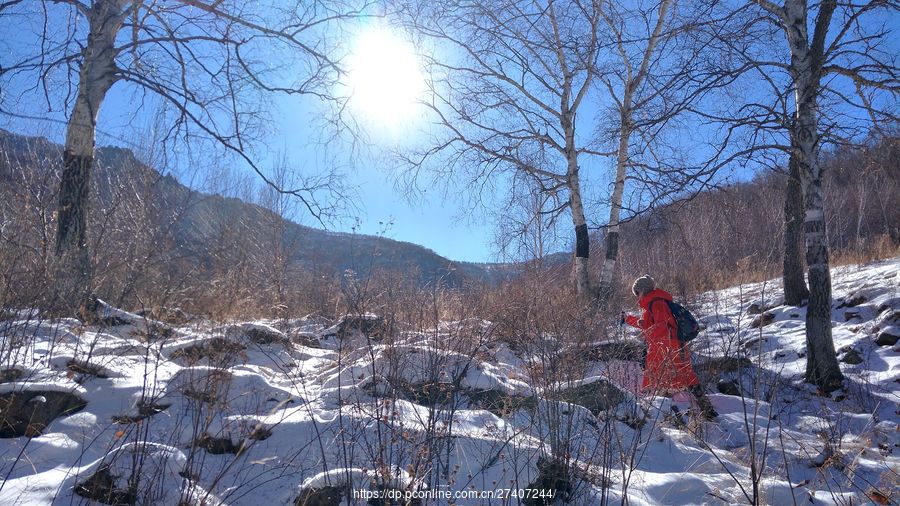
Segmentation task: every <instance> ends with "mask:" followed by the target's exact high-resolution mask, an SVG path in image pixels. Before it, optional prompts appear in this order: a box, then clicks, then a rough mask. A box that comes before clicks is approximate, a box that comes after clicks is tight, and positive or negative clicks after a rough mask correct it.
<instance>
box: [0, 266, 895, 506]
mask: <svg viewBox="0 0 900 506" xmlns="http://www.w3.org/2000/svg"><path fill="white" fill-rule="evenodd" d="M898 270H900V259H893V260H888V261H880V262H875V263H871V264H867V265H862V266H848V267H841V268H837V269H835V270H834V271H833V277H834V308H835V309H834V311H833V319H834V322H833V323H834V342H835V347H836V349H837V350H838V356H839V358H840V359H841V360H842V363H841V368H842V370H843V372H844V373H845V375H846V383H845V385H846V386H845V388H844V389H842V390H839V391H837V392H835V393H833V394H832V395H831V396H827V397H826V396H820V395H816V392H815V389H814V388H813V387H811V386H810V385H808V384H805V383H803V381H802V374H803V372H804V368H805V358H804V354H805V351H804V348H805V338H804V329H803V322H804V318H805V314H804V309H803V308H794V307H786V306H783V305H781V302H780V300H779V298H780V296H781V292H780V286H779V284H778V283H777V282H775V281H772V282H767V283H760V284H754V285H744V286H741V287H734V288H731V289H728V290H723V291H719V292H710V293H707V294H703V295H702V297H701V298H700V300H698V301H697V302H696V304H695V305H693V306H692V308H695V309H696V311H695V313H696V314H697V315H698V316H700V317H701V320H702V321H703V322H704V323H705V324H706V326H707V329H706V331H705V332H704V333H702V334H701V336H700V337H699V338H698V339H697V341H696V342H695V343H694V344H693V347H692V348H693V352H694V364H695V367H696V368H697V369H698V372H699V373H700V375H701V376H702V377H703V379H704V380H705V381H706V382H707V387H708V388H709V389H710V391H712V392H716V393H712V394H711V395H710V398H711V400H712V403H713V405H714V407H715V409H716V410H717V411H718V412H719V414H720V415H719V417H718V419H717V420H715V421H713V422H705V421H700V420H698V419H697V418H696V417H693V416H691V414H690V412H689V409H690V402H689V399H687V398H686V397H685V396H683V395H676V396H675V398H674V399H668V398H664V397H650V398H646V397H641V396H639V395H636V385H637V383H638V381H639V379H640V368H639V365H638V364H637V363H636V362H634V361H629V360H628V359H627V358H623V357H622V356H620V357H618V358H616V359H615V360H613V359H611V358H607V359H604V355H603V354H602V353H601V354H598V355H597V356H596V358H597V360H593V361H592V362H591V363H589V367H587V368H586V369H585V370H584V371H583V373H582V374H581V376H580V378H579V379H577V380H575V381H569V382H567V383H566V384H555V383H552V382H548V381H541V380H542V378H544V379H545V378H548V377H551V376H552V374H551V373H550V372H548V371H546V370H542V369H541V368H540V366H542V365H543V366H547V360H546V359H542V358H541V357H540V356H536V355H535V351H534V348H532V347H529V346H526V345H522V344H521V343H517V342H515V341H514V340H513V341H510V340H509V339H506V340H502V341H501V340H498V339H496V338H495V334H494V332H495V326H494V325H492V324H491V323H490V322H486V321H480V320H464V321H459V322H444V323H442V324H441V325H440V326H439V327H438V328H435V329H411V330H407V331H403V332H395V333H394V334H396V335H391V336H388V334H391V332H388V331H385V330H384V329H382V328H381V327H380V324H381V323H382V322H380V320H379V319H378V318H377V317H375V316H374V315H363V316H358V317H356V318H352V319H347V320H346V321H344V322H329V321H325V320H324V319H322V318H316V317H307V318H304V319H301V320H292V321H279V322H253V323H245V324H238V325H228V326H215V325H213V324H210V323H203V324H195V325H192V326H187V327H177V328H171V327H167V326H165V325H164V324H162V323H159V322H154V321H152V320H148V319H145V318H142V317H139V316H137V315H133V314H130V313H126V312H124V311H119V310H116V309H114V308H110V307H108V306H104V307H101V310H100V312H99V313H100V317H101V318H100V320H99V321H98V322H97V324H94V325H84V324H82V322H79V321H77V320H72V319H65V320H42V319H40V318H38V317H36V316H35V315H29V314H28V313H27V312H25V311H20V312H19V313H18V314H16V315H12V314H9V312H6V320H5V321H2V322H0V360H2V362H0V422H2V423H3V424H4V427H0V431H2V434H3V436H4V438H3V439H0V479H2V482H0V504H4V505H6V504H10V505H12V504H71V503H76V504H80V503H85V504H86V503H90V502H91V501H90V500H89V499H86V498H85V496H91V497H94V498H95V499H96V498H103V499H104V500H105V501H106V502H108V503H119V504H125V503H135V502H136V503H139V504H172V505H176V504H179V503H183V504H232V505H239V504H251V505H258V504H271V505H276V504H277V505H280V504H294V503H300V504H302V503H303V501H304V500H305V501H306V503H305V504H316V505H324V504H346V501H345V498H346V497H347V491H351V492H350V494H351V495H352V494H353V493H356V496H357V497H360V498H359V499H356V500H353V501H351V503H353V504H357V503H358V504H365V503H366V500H367V498H371V497H372V493H373V492H374V491H379V490H380V491H386V490H387V491H391V490H400V491H401V492H388V493H394V494H396V495H402V493H403V492H402V491H406V492H407V494H408V495H409V493H410V492H411V491H413V492H415V493H416V494H418V495H420V496H422V497H425V499H421V502H419V503H416V504H449V503H456V504H497V505H499V504H518V503H520V502H524V503H527V504H551V501H550V500H549V499H546V498H542V497H540V496H541V495H546V494H547V492H548V491H550V489H553V490H554V492H553V493H554V494H555V495H556V498H557V501H559V500H560V499H562V498H566V499H567V500H568V502H569V503H571V504H586V505H587V504H601V503H603V502H604V501H606V502H608V503H612V504H617V503H620V502H622V501H623V497H627V499H628V502H629V503H630V504H635V505H644V504H646V505H655V504H723V503H747V502H748V501H750V500H752V499H753V498H755V497H758V498H759V502H760V503H761V504H807V503H812V504H863V503H881V504H896V503H897V502H898V501H900V492H898V490H900V474H898V473H900V432H898V421H900V412H898V401H900V395H898V394H900V345H898V344H897V343H896V339H895V338H893V340H894V343H893V344H890V343H891V341H892V338H891V336H897V335H898V334H900V277H898ZM751 306H753V307H752V308H751ZM760 311H761V312H762V313H763V314H762V315H760V314H752V313H758V312H760ZM755 320H757V321H758V320H762V322H763V323H764V324H763V325H758V324H754V321H755ZM359 328H363V329H365V330H366V331H367V334H368V336H369V337H366V336H364V335H362V334H361V333H360V332H359V331H358V329H359ZM543 339H545V340H546V341H547V343H549V344H550V346H544V347H540V348H541V349H543V350H546V349H548V348H549V349H551V350H552V349H554V348H555V349H556V351H557V352H562V351H565V345H564V344H563V343H557V345H555V346H554V341H553V339H554V337H553V336H544V337H543ZM879 343H880V344H879ZM620 345H621V347H624V346H625V345H624V343H620V342H616V343H613V345H612V346H611V348H610V349H617V348H619V347H620ZM844 361H846V362H844ZM721 392H726V393H721ZM69 394H71V395H69ZM673 405H675V406H676V410H675V411H673V408H672V406H673ZM54 408H58V409H57V411H59V410H62V411H64V412H63V414H62V415H61V416H59V417H57V418H55V419H53V420H52V421H49V424H48V425H47V426H46V427H45V426H44V423H42V422H41V421H40V419H39V418H40V416H41V415H42V414H43V413H44V412H46V411H52V410H53V409H54ZM678 408H680V409H678ZM13 410H17V411H16V413H13ZM23 413H24V415H23ZM23 416H24V418H23ZM16 417H17V418H16ZM29 417H31V418H29ZM13 418H15V421H14V422H11V421H10V420H12V419H13ZM551 456H552V457H556V459H557V460H562V461H564V462H565V463H566V466H567V467H568V468H569V472H568V473H567V474H566V475H567V476H569V477H570V478H569V479H568V481H563V480H560V479H559V477H560V476H563V475H562V474H560V473H558V472H555V470H556V469H557V467H556V466H554V465H553V464H550V463H551V462H553V458H551ZM754 477H755V479H754ZM525 489H530V491H529V490H525ZM535 490H537V491H538V492H535ZM540 490H544V494H541V493H540V492H539V491H540ZM489 494H493V497H490V496H489ZM523 495H531V496H537V497H532V498H530V499H528V500H525V499H523V497H522V496H523ZM454 496H455V497H456V499H448V498H447V497H451V498H452V497H454ZM434 497H438V498H436V499H435V498H434ZM534 499H538V500H537V501H535V500H534ZM340 501H344V502H340ZM542 501H543V502H542ZM370 504H390V502H378V501H374V500H373V501H371V502H370ZM398 504H399V503H398Z"/></svg>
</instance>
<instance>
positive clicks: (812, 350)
mask: <svg viewBox="0 0 900 506" xmlns="http://www.w3.org/2000/svg"><path fill="white" fill-rule="evenodd" d="M821 8H824V7H820V9H821ZM820 15H821V11H820ZM784 17H785V20H784V21H785V30H786V31H787V35H788V43H789V44H790V48H791V74H792V76H793V78H794V89H795V93H796V98H795V100H796V108H797V113H796V117H795V118H794V124H793V125H792V128H793V132H792V134H793V138H794V139H795V140H796V146H795V147H794V149H793V152H792V154H793V155H794V156H795V157H796V162H797V167H798V170H799V172H800V183H801V188H802V191H803V204H804V211H805V219H804V225H803V226H804V237H805V238H806V265H807V269H808V277H809V305H808V306H807V308H806V347H807V356H806V381H808V382H810V383H813V384H814V385H816V386H817V387H819V389H820V390H822V391H823V392H830V391H832V390H835V389H836V388H839V387H840V386H841V382H842V380H843V374H841V370H840V367H839V366H838V361H837V356H836V354H835V350H834V341H833V338H832V332H831V273H830V271H829V262H828V243H827V235H826V229H825V212H824V208H825V207H824V202H823V199H822V166H821V164H820V163H819V160H818V143H819V138H818V118H817V114H818V111H817V103H816V102H817V95H818V88H819V79H820V73H821V66H822V61H821V60H822V55H821V54H816V49H817V48H816V47H812V48H811V47H810V45H809V38H808V31H807V5H806V2H803V1H801V0H786V2H785V6H784ZM829 17H830V16H829ZM819 21H820V20H818V19H817V23H816V25H817V29H819V25H820V23H819ZM827 21H828V19H825V23H824V26H825V28H824V29H827ZM819 35H820V34H819ZM818 49H819V50H821V48H818Z"/></svg>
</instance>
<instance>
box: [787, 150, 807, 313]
mask: <svg viewBox="0 0 900 506" xmlns="http://www.w3.org/2000/svg"><path fill="white" fill-rule="evenodd" d="M793 137H794V136H793V135H791V138H792V139H793ZM795 143H796V141H792V144H795ZM794 149H798V148H796V147H795V148H794ZM803 222H804V209H803V192H802V191H801V187H800V167H799V166H798V164H797V158H796V155H795V154H794V153H793V152H792V153H791V155H790V162H789V170H788V180H787V188H786V189H785V197H784V254H783V260H784V262H783V265H782V281H783V285H784V303H785V304H787V305H790V306H799V305H800V304H801V303H802V302H803V301H804V300H806V299H808V298H809V289H807V288H806V278H805V277H804V275H803Z"/></svg>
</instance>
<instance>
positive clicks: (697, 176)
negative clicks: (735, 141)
mask: <svg viewBox="0 0 900 506" xmlns="http://www.w3.org/2000/svg"><path fill="white" fill-rule="evenodd" d="M602 14H603V19H604V22H605V25H606V27H607V29H608V33H609V34H610V36H611V38H612V41H613V48H611V49H612V50H611V51H609V52H608V56H609V59H608V60H606V61H602V62H601V70H600V71H598V76H599V77H598V79H599V81H600V83H601V88H603V89H605V90H606V91H607V92H608V100H609V102H610V103H611V104H612V105H611V109H612V111H611V118H610V120H609V121H608V124H606V125H604V126H602V127H601V128H600V131H601V134H602V135H604V136H605V137H607V138H608V142H610V143H611V144H612V145H613V148H612V149H613V150H614V153H615V177H614V179H613V190H612V195H611V199H610V203H609V208H610V211H609V220H608V222H607V224H606V255H605V259H604V261H603V267H602V270H601V273H600V284H599V292H600V296H601V298H605V297H608V295H609V294H610V292H611V290H612V285H613V273H614V270H615V266H616V260H617V258H618V252H619V241H620V224H621V219H622V210H623V197H624V193H625V186H626V181H627V180H628V179H629V177H630V176H629V170H631V171H632V172H633V171H635V170H640V171H641V172H643V173H645V174H646V176H644V177H643V179H644V180H645V182H646V183H645V184H652V185H654V186H657V187H659V188H661V189H662V190H663V193H674V192H678V191H682V190H684V189H685V188H686V186H690V185H691V184H693V183H695V182H697V181H698V180H700V181H703V180H706V181H708V180H709V179H710V176H711V175H713V174H714V173H715V172H716V171H717V170H718V168H720V166H721V164H719V163H718V161H719V158H720V156H721V155H723V154H724V149H725V147H727V146H719V147H717V148H716V149H713V150H711V151H710V153H709V155H710V158H708V159H706V160H701V161H697V162H695V163H688V161H687V160H686V159H685V158H684V157H683V152H684V151H686V150H687V149H686V148H687V147H688V146H687V143H685V142H684V139H679V140H678V141H676V143H678V144H681V145H682V146H681V149H675V150H674V151H675V152H680V153H679V155H681V156H679V157H677V159H676V161H675V162H674V163H673V162H667V161H663V159H665V158H671V156H669V157H667V156H662V155H661V152H662V150H661V148H662V147H663V145H664V144H666V142H667V141H666V140H665V137H666V136H665V135H663V133H664V132H665V131H666V130H671V129H672V128H673V126H674V124H675V123H676V122H678V121H680V120H684V119H685V116H688V115H690V113H691V109H692V108H693V107H697V106H699V102H700V101H701V100H702V99H703V98H704V96H705V95H707V94H708V93H709V92H711V91H713V90H715V89H717V88H720V87H723V86H725V85H727V84H729V83H730V82H731V81H732V80H734V78H735V76H736V75H738V73H739V68H732V63H733V62H731V61H730V60H729V59H728V58H727V57H726V55H725V54H724V53H723V52H722V51H721V50H720V49H721V48H720V47H719V45H717V44H713V43H712V42H714V41H715V38H714V37H711V36H710V31H709V30H706V29H701V28H703V27H704V26H705V25H709V26H713V27H715V29H714V30H713V32H714V33H717V34H718V35H719V36H724V33H723V32H724V31H725V30H726V29H728V28H730V24H729V23H724V21H725V19H727V17H728V16H729V14H728V13H727V12H720V9H719V8H718V6H717V4H716V2H705V1H698V2H687V3H676V2H673V1H671V0H659V1H656V2H651V3H649V4H640V3H638V4H631V3H627V4H621V3H617V2H605V3H604V9H603V10H602ZM723 25H724V26H723ZM738 63H739V62H738ZM686 121H690V120H686ZM607 125H608V126H607ZM726 144H727V143H726ZM691 147H693V146H691ZM669 148H672V146H669ZM670 151H671V149H670ZM726 158H727V157H726ZM639 178H640V176H639V177H636V178H635V179H639Z"/></svg>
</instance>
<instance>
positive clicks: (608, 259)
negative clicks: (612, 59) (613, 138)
mask: <svg viewBox="0 0 900 506" xmlns="http://www.w3.org/2000/svg"><path fill="white" fill-rule="evenodd" d="M671 4H672V0H663V1H662V2H661V3H660V4H659V7H658V9H657V17H656V24H655V25H654V27H653V32H652V33H651V34H650V37H649V39H648V40H647V46H646V47H645V48H644V51H643V55H642V57H641V62H640V65H639V66H638V68H637V71H636V72H635V71H634V70H633V67H632V65H631V61H630V59H629V56H628V54H627V53H626V51H625V50H624V49H623V47H622V44H623V42H624V41H623V35H622V32H620V31H617V30H616V28H615V24H614V22H613V21H612V20H611V19H610V18H607V22H608V23H609V25H610V27H611V28H612V29H613V31H614V32H616V33H617V35H618V47H619V54H620V56H621V58H622V65H623V67H624V72H625V75H626V77H625V89H624V92H623V94H622V100H621V102H619V104H618V106H619V145H618V147H617V148H616V179H615V183H614V184H613V193H612V198H611V199H610V208H609V221H608V222H607V223H608V224H607V233H606V255H605V258H604V259H603V268H602V269H601V271H600V284H599V288H598V295H599V299H600V300H601V301H604V300H606V299H607V298H608V297H609V295H610V293H611V292H612V285H613V273H614V272H615V268H616V261H617V259H618V256H619V220H620V219H621V213H622V196H623V194H624V192H625V176H626V171H627V169H628V155H629V153H628V147H629V144H630V142H631V134H632V132H633V131H634V125H633V116H634V107H635V103H634V96H635V93H636V91H637V90H638V89H640V87H641V85H642V84H643V82H644V78H645V77H646V75H647V71H648V69H649V67H650V64H651V62H652V61H653V59H654V52H655V51H656V47H657V45H658V44H659V41H660V38H661V36H662V33H663V28H664V27H665V25H666V22H667V20H668V19H669V18H668V17H667V13H668V11H669V6H670V5H671Z"/></svg>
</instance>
